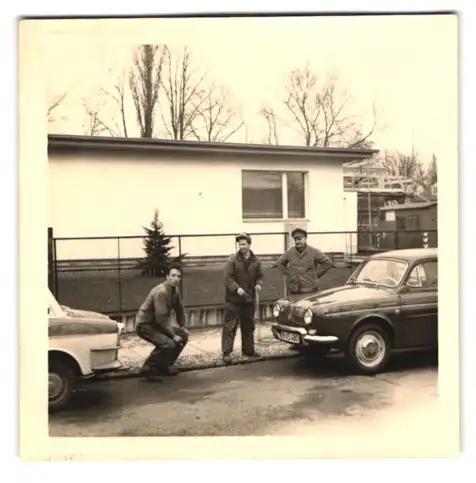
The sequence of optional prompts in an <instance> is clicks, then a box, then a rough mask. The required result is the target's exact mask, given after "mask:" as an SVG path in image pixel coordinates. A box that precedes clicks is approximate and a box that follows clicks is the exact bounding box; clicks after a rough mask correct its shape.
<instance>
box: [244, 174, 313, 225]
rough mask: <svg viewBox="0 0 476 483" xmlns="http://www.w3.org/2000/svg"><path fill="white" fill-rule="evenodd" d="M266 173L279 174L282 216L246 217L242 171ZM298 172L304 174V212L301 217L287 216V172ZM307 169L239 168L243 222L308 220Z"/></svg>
mask: <svg viewBox="0 0 476 483" xmlns="http://www.w3.org/2000/svg"><path fill="white" fill-rule="evenodd" d="M245 172H247V173H267V172H274V173H279V174H281V200H282V205H283V214H282V217H276V218H247V217H245V214H244V213H243V173H245ZM289 173H299V174H302V175H304V176H303V178H304V213H303V215H304V216H303V217H302V218H291V217H289V202H288V174H289ZM308 190H309V171H306V170H299V169H293V170H290V169H288V170H279V169H242V170H241V218H242V221H243V223H276V222H283V221H309V219H308V217H307V214H308V212H309V204H308V203H309V191H308Z"/></svg>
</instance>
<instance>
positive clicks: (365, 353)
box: [355, 332, 387, 367]
mask: <svg viewBox="0 0 476 483" xmlns="http://www.w3.org/2000/svg"><path fill="white" fill-rule="evenodd" d="M386 350H387V347H386V346H385V341H384V340H383V338H382V336H381V335H380V334H378V333H377V332H365V333H364V334H362V335H361V336H360V337H359V339H358V340H357V343H356V347H355V355H356V356H357V359H358V360H359V362H360V363H361V364H362V365H363V366H366V367H375V366H377V365H378V364H380V363H381V362H382V360H383V358H384V357H385V352H386Z"/></svg>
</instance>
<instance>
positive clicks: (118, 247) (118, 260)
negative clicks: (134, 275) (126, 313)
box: [117, 237, 122, 311]
mask: <svg viewBox="0 0 476 483" xmlns="http://www.w3.org/2000/svg"><path fill="white" fill-rule="evenodd" d="M117 273H118V281H119V311H121V310H122V280H121V239H120V238H119V237H117Z"/></svg>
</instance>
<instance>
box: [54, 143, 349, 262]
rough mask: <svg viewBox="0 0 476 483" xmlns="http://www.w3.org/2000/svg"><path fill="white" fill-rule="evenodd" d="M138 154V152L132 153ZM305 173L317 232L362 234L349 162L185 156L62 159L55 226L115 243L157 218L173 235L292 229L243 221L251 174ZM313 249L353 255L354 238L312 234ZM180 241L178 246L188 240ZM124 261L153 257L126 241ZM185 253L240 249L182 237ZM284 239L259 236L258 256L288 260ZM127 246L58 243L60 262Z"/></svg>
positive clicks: (228, 241)
mask: <svg viewBox="0 0 476 483" xmlns="http://www.w3.org/2000/svg"><path fill="white" fill-rule="evenodd" d="M131 153H132V154H131ZM242 169H264V170H303V171H308V172H309V175H308V179H307V186H306V191H307V200H306V204H307V210H306V211H307V215H308V217H307V221H306V224H307V229H308V231H310V232H311V231H319V232H329V231H349V230H352V231H354V230H356V229H357V197H356V194H355V193H344V190H343V178H342V165H341V164H340V163H339V162H336V161H334V162H325V161H322V162H320V161H317V162H316V161H314V162H309V161H308V160H305V158H300V157H296V158H294V159H282V160H277V158H276V157H270V156H256V157H255V158H251V157H249V156H247V157H241V158H240V157H237V156H236V155H235V156H224V155H223V156H222V157H221V158H218V157H217V156H213V158H212V157H206V156H204V155H196V156H195V157H194V158H193V159H191V157H190V155H187V157H185V156H183V157H180V156H178V155H176V154H169V155H165V154H164V153H160V155H159V154H157V153H155V154H153V155H152V154H138V153H137V152H135V151H130V152H129V153H126V152H121V153H117V152H116V153H109V152H107V153H101V154H98V153H96V152H93V154H89V153H88V155H85V154H84V153H83V154H80V153H75V154H68V155H65V154H61V155H60V154H56V153H54V154H52V155H50V165H49V181H50V185H49V193H50V223H51V224H50V226H52V227H53V230H54V236H55V237H68V238H70V237H87V236H89V237H106V236H111V237H113V236H124V235H129V236H131V235H138V236H141V235H143V234H144V230H143V228H142V226H144V225H145V226H148V225H149V223H150V221H151V219H152V216H153V212H154V208H158V209H159V219H160V220H161V221H162V222H163V224H164V228H165V230H166V233H167V234H220V233H238V232H240V231H247V232H249V233H265V232H266V233H269V232H283V231H284V230H285V227H286V220H280V221H273V222H258V223H257V222H249V221H243V219H242V201H241V170H242ZM309 242H310V243H311V244H313V245H315V246H318V247H319V248H321V249H323V250H326V251H339V252H341V251H345V249H346V244H347V242H346V237H345V235H341V234H340V235H310V237H309ZM172 243H173V244H174V245H175V246H177V249H176V250H174V252H175V253H178V239H176V238H175V239H173V240H172ZM119 245H120V247H119V248H120V256H121V257H140V256H143V251H142V240H141V239H140V238H137V239H121V241H120V244H119ZM181 245H182V246H181V248H182V252H185V253H188V254H189V255H191V256H195V255H226V254H229V253H232V252H233V251H234V250H235V242H234V238H233V237H230V236H228V237H213V238H212V237H204V238H201V237H192V238H188V237H185V238H182V240H181ZM283 248H284V236H283V235H268V236H255V237H254V238H253V249H254V250H255V251H256V252H257V253H261V254H264V253H280V252H282V250H283ZM117 256H118V241H117V239H111V240H74V241H61V240H60V241H58V242H57V257H58V259H60V260H61V259H87V258H114V257H117Z"/></svg>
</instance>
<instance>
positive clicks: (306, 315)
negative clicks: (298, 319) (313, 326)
mask: <svg viewBox="0 0 476 483" xmlns="http://www.w3.org/2000/svg"><path fill="white" fill-rule="evenodd" d="M311 322H312V312H311V311H310V310H309V309H307V310H306V312H304V323H305V324H308V325H309V324H310V323H311Z"/></svg>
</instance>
